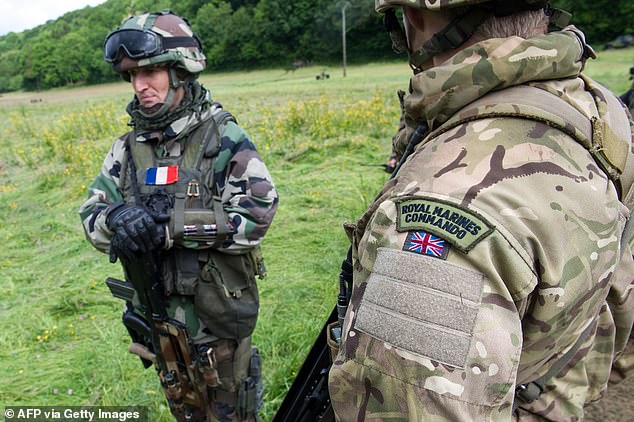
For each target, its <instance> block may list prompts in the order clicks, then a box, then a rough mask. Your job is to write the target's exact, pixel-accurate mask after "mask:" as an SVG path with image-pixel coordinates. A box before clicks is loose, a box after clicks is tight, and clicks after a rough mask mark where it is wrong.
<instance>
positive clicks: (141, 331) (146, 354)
mask: <svg viewBox="0 0 634 422" xmlns="http://www.w3.org/2000/svg"><path fill="white" fill-rule="evenodd" d="M156 261H157V259H156V256H155V255H151V254H148V255H146V256H143V257H141V258H139V259H136V260H133V261H130V262H126V263H125V264H124V266H123V268H124V273H125V278H126V280H125V281H122V280H117V279H114V278H110V277H109V278H107V279H106V284H107V285H108V288H109V289H110V291H111V293H112V295H113V296H114V297H117V298H120V299H123V300H125V301H126V305H127V309H126V310H125V311H124V313H123V316H122V322H123V324H124V325H125V327H126V328H127V329H128V332H129V333H130V336H131V337H132V341H133V343H132V344H131V346H130V349H129V350H130V352H131V353H134V354H136V355H138V356H139V357H140V358H141V361H142V362H143V365H144V366H145V367H146V368H148V367H149V366H150V365H152V364H154V366H155V367H156V371H157V373H158V375H159V378H160V380H161V386H162V387H163V391H164V393H165V396H166V397H167V401H168V404H169V406H170V409H171V411H172V413H173V414H174V416H175V417H176V419H177V420H178V421H179V422H184V421H204V420H206V417H207V409H206V404H207V403H208V400H207V398H208V397H207V384H206V382H205V380H204V378H203V375H202V372H201V368H200V364H201V363H204V360H205V358H209V359H211V357H207V356H200V355H199V353H198V351H197V349H196V348H195V347H194V345H193V342H192V340H191V338H190V336H189V334H188V332H187V330H186V327H185V325H184V324H182V323H181V322H179V321H177V320H174V319H172V318H170V317H169V316H168V314H167V310H166V309H167V307H166V304H165V296H164V294H163V282H162V278H161V274H160V272H159V271H158V267H157V265H156ZM135 293H136V294H137V296H138V301H139V302H140V306H138V308H135V307H134V305H133V304H132V299H133V298H134V295H135ZM212 367H213V366H212Z"/></svg>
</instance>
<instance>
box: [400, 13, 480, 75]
mask: <svg viewBox="0 0 634 422" xmlns="http://www.w3.org/2000/svg"><path fill="white" fill-rule="evenodd" d="M491 15H492V13H491V11H490V10H487V9H485V8H472V9H470V10H469V11H468V12H466V13H465V14H464V15H462V16H458V17H456V18H454V19H453V20H452V21H451V22H449V24H448V25H447V26H445V27H444V28H443V29H442V30H441V31H440V32H437V33H436V34H434V36H433V37H431V39H429V40H427V41H426V42H425V43H424V44H423V46H422V47H421V48H420V49H418V50H417V51H413V52H409V63H410V66H411V67H412V69H413V70H414V73H420V72H421V71H422V70H423V66H424V65H425V63H427V62H428V61H430V60H431V59H432V58H433V57H434V56H437V55H438V54H441V53H444V52H446V51H449V50H453V49H454V48H458V47H460V46H461V45H462V44H464V43H465V42H466V41H467V40H468V39H469V38H471V36H472V35H473V34H474V32H475V31H476V29H478V26H480V24H481V23H482V22H484V21H485V20H486V19H487V18H488V17H489V16H491Z"/></svg>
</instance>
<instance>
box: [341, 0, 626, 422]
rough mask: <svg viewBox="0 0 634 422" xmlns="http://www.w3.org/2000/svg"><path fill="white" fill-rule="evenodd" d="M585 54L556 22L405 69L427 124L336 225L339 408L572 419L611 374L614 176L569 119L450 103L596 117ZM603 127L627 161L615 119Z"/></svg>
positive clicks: (618, 239)
mask: <svg viewBox="0 0 634 422" xmlns="http://www.w3.org/2000/svg"><path fill="white" fill-rule="evenodd" d="M378 3H380V1H379V2H378ZM378 3H377V4H378ZM427 3H428V5H433V4H435V2H427ZM443 4H444V3H443ZM588 55H589V50H588V48H587V46H586V45H585V41H584V37H583V34H581V33H580V32H579V31H578V30H576V29H574V27H569V28H567V29H566V30H563V31H560V32H551V33H548V34H546V35H541V36H537V37H534V38H529V39H523V38H520V37H510V38H498V39H489V40H485V41H482V42H479V43H476V44H474V45H471V46H469V47H467V48H465V49H463V50H462V51H460V52H458V53H457V54H456V55H454V56H453V57H452V58H451V59H449V60H448V61H446V62H445V63H443V64H442V65H440V66H437V67H433V68H431V69H428V70H424V71H422V72H420V73H418V74H416V75H414V76H413V77H412V79H411V92H410V93H409V95H407V96H406V97H405V101H404V107H405V117H406V119H405V120H406V124H407V126H406V130H407V131H408V133H409V134H411V133H412V132H413V131H414V129H415V127H416V123H414V122H427V123H428V124H429V126H430V128H431V130H432V133H431V135H429V136H427V137H426V138H424V139H423V140H422V142H421V143H420V144H419V145H418V146H417V148H416V149H415V151H414V152H413V154H411V155H410V156H409V158H408V159H407V161H406V162H405V163H404V165H403V166H402V167H401V168H400V170H399V171H398V173H397V175H396V177H395V178H393V179H392V180H391V181H390V182H388V183H387V184H386V185H385V186H384V188H383V190H382V192H381V193H380V195H379V196H378V197H377V199H376V200H375V201H374V203H372V204H371V206H370V207H369V209H368V210H367V211H366V213H365V214H364V215H363V216H362V217H361V219H360V220H359V221H358V223H357V224H356V225H354V226H351V227H349V228H348V232H349V235H350V237H351V239H352V243H353V264H354V287H353V292H352V298H351V303H350V307H349V309H348V312H347V314H346V318H345V324H344V327H343V328H344V329H343V339H342V344H341V347H340V350H339V353H338V356H337V357H336V360H335V362H334V364H333V367H332V369H331V372H330V378H329V392H330V396H331V400H332V403H333V408H334V410H335V413H336V415H337V418H338V419H339V420H342V421H359V420H373V421H374V420H376V421H378V420H386V421H387V420H394V421H395V420H408V421H487V420H490V421H509V420H522V421H531V420H553V421H574V420H580V419H581V418H582V417H583V407H584V405H585V404H586V403H589V402H592V401H595V400H598V399H599V398H600V397H601V396H602V395H603V394H604V393H605V389H606V385H607V383H608V379H609V378H610V375H611V369H612V367H613V366H614V367H615V368H616V370H615V371H614V372H612V376H613V379H616V378H620V377H622V376H624V374H625V372H627V369H630V368H631V367H632V364H633V363H634V361H633V360H632V355H631V354H627V353H625V354H624V353H623V351H624V349H625V348H626V345H627V344H628V340H629V337H630V332H631V329H632V322H633V319H634V296H633V295H632V294H631V289H632V286H633V285H634V260H633V259H632V250H633V248H634V240H633V239H632V237H631V235H630V236H629V237H628V238H626V239H623V230H624V225H625V222H626V220H627V219H628V218H629V211H628V209H627V208H626V207H625V206H624V205H623V204H622V203H621V202H620V201H619V196H618V194H617V190H616V189H615V185H614V183H613V182H612V181H611V180H610V179H608V177H607V175H606V173H605V172H604V171H603V170H602V169H601V168H599V166H598V165H597V162H596V161H595V159H593V157H592V156H591V154H590V153H589V151H588V149H587V148H585V147H584V146H582V145H580V144H579V142H578V141H577V140H576V139H575V138H574V137H573V136H571V135H570V134H569V133H573V132H574V131H575V130H574V128H570V127H568V128H567V129H571V130H572V132H566V131H564V130H561V129H558V128H555V127H552V126H551V125H548V124H546V123H545V122H541V121H537V120H534V119H526V118H522V117H521V116H522V112H523V110H522V106H521V105H508V106H507V107H506V108H507V109H508V110H510V112H509V113H507V114H506V116H505V117H495V116H491V117H488V118H478V115H482V114H484V113H487V111H488V109H489V108H490V107H492V106H482V107H479V108H476V110H475V111H474V110H473V109H472V110H470V111H469V112H466V111H465V109H466V108H468V107H467V106H468V104H469V103H471V102H473V101H475V100H478V99H480V98H482V97H484V96H485V95H486V94H488V93H490V92H492V91H499V90H501V91H500V95H503V94H504V92H505V91H504V90H505V89H507V88H510V87H514V86H525V85H527V86H532V87H535V88H537V89H538V90H540V91H541V92H543V95H542V96H541V97H543V98H544V100H545V101H547V100H548V97H549V96H557V97H559V98H561V99H563V100H564V101H565V102H566V103H568V104H570V105H572V106H573V107H575V108H576V109H577V110H578V111H580V112H581V113H582V114H583V115H585V116H586V117H587V118H588V119H596V118H602V119H605V118H606V115H605V114H606V105H605V100H604V98H603V96H602V94H601V91H598V90H595V89H594V88H595V86H596V84H595V82H593V81H592V80H590V79H589V78H587V77H586V76H583V75H582V73H581V71H582V68H583V65H584V62H585V60H586V58H587V57H588ZM541 97H540V98H541ZM519 104H521V102H520V103H519ZM504 106H505V105H504V104H502V105H501V106H500V107H504ZM493 107H494V108H495V107H497V106H493ZM513 113H514V114H515V115H516V116H517V117H513V116H512V114H513ZM452 122H457V123H456V124H455V125H454V124H452ZM630 124H631V122H630ZM562 126H563V125H562ZM443 128H444V130H443ZM612 129H613V130H615V131H617V132H619V133H620V134H623V133H625V136H624V139H625V140H626V143H625V144H624V145H625V148H624V150H623V151H624V158H625V157H627V159H628V160H632V159H634V157H633V156H632V149H631V144H630V143H631V133H632V128H631V126H630V127H627V124H626V125H625V127H619V128H612ZM434 131H436V132H434ZM408 137H409V136H408ZM397 146H398V145H397ZM402 150H404V147H403V146H401V152H402ZM630 187H631V186H629V185H628V186H623V188H622V191H623V195H625V194H626V193H627V192H628V191H629V189H630ZM584 330H589V333H590V334H589V336H588V337H587V339H586V340H585V341H583V344H581V345H580V347H579V349H578V351H577V352H576V353H575V354H574V357H573V358H572V359H571V360H570V361H569V362H568V363H567V364H566V365H565V367H564V368H563V370H562V371H561V372H560V373H559V374H557V375H556V376H555V377H554V378H551V379H550V380H549V381H548V382H547V384H546V388H545V391H544V392H543V393H542V394H541V396H539V398H538V399H537V400H536V401H534V402H533V403H531V404H520V407H519V409H518V410H517V412H516V413H514V412H513V402H514V393H515V388H516V386H518V385H520V384H522V383H526V382H529V381H532V380H535V379H536V378H539V377H540V376H542V375H544V374H545V373H546V372H547V371H548V369H549V368H550V367H551V366H552V365H554V364H555V363H556V362H557V361H558V360H559V359H560V358H561V357H562V356H563V355H564V354H565V353H566V351H568V350H570V349H571V348H572V347H573V346H574V345H575V343H576V341H577V339H578V338H579V337H580V335H581V333H583V332H584ZM619 358H620V359H619Z"/></svg>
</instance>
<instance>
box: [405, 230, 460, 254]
mask: <svg viewBox="0 0 634 422" xmlns="http://www.w3.org/2000/svg"><path fill="white" fill-rule="evenodd" d="M403 250H404V251H408V252H414V253H417V254H420V255H429V256H433V257H434V258H440V259H447V254H448V253H449V243H447V242H445V240H444V239H441V238H440V237H436V236H434V235H432V234H429V233H426V232H409V233H408V234H407V238H405V244H404V245H403Z"/></svg>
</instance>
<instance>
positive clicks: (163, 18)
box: [104, 10, 206, 79]
mask: <svg viewBox="0 0 634 422" xmlns="http://www.w3.org/2000/svg"><path fill="white" fill-rule="evenodd" d="M104 58H105V60H106V61H107V62H109V63H112V68H113V69H114V70H115V71H117V72H119V73H121V74H122V76H123V77H124V78H126V79H127V78H129V76H128V75H127V73H128V72H129V71H130V70H133V69H137V68H142V67H147V66H156V65H165V66H167V67H170V68H174V69H180V70H183V71H185V72H187V73H188V74H190V75H191V76H193V77H195V76H196V75H198V74H199V73H200V72H202V71H203V70H204V69H205V65H206V63H205V56H204V54H203V51H202V44H201V42H200V40H199V39H198V37H196V35H194V33H193V31H192V29H191V26H190V25H189V23H188V22H187V20H186V19H184V18H182V17H180V16H178V15H175V14H173V13H172V12H171V11H169V10H164V11H162V12H158V13H144V14H141V15H138V16H132V17H129V18H127V19H126V20H125V21H124V22H123V24H122V25H121V27H120V28H117V29H116V30H114V31H112V32H111V33H110V34H109V35H108V36H107V37H106V40H105V42H104Z"/></svg>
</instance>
